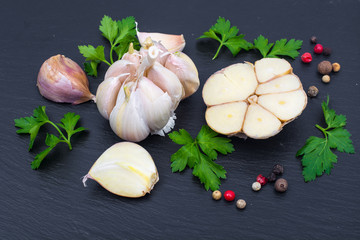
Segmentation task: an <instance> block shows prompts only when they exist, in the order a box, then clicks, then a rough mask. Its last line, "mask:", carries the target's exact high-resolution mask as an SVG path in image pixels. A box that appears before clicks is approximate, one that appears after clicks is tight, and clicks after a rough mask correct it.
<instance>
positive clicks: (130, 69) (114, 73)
mask: <svg viewBox="0 0 360 240" xmlns="http://www.w3.org/2000/svg"><path fill="white" fill-rule="evenodd" d="M138 67H139V64H137V63H134V62H130V61H128V60H123V59H122V60H118V61H116V62H114V63H113V64H112V65H111V66H110V67H109V68H108V70H107V71H106V73H105V77H104V80H106V79H107V78H110V77H118V76H120V75H121V78H120V79H119V80H120V82H121V83H122V82H124V81H125V79H127V78H128V77H129V76H128V75H123V74H124V73H129V74H130V78H132V77H133V76H134V75H135V74H136V69H137V68H138Z"/></svg>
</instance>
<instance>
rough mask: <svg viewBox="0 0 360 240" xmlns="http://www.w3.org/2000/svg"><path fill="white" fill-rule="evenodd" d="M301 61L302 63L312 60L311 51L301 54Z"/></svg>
mask: <svg viewBox="0 0 360 240" xmlns="http://www.w3.org/2000/svg"><path fill="white" fill-rule="evenodd" d="M301 61H303V62H304V63H309V62H311V61H312V56H311V53H308V52H306V53H304V54H303V55H302V56H301Z"/></svg>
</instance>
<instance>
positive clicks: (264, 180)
mask: <svg viewBox="0 0 360 240" xmlns="http://www.w3.org/2000/svg"><path fill="white" fill-rule="evenodd" d="M256 181H257V182H258V183H260V184H261V186H264V185H265V184H266V183H267V181H268V180H267V178H266V177H264V176H263V175H261V174H259V175H258V176H257V177H256Z"/></svg>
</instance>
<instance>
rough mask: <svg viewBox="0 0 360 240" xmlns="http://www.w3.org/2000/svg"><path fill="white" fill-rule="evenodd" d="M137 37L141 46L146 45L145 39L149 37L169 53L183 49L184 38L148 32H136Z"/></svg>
mask: <svg viewBox="0 0 360 240" xmlns="http://www.w3.org/2000/svg"><path fill="white" fill-rule="evenodd" d="M137 37H138V39H139V42H140V44H141V46H144V45H145V44H146V39H147V38H148V37H150V38H151V39H152V40H153V41H157V42H160V43H161V44H162V45H164V47H165V48H166V49H167V50H168V51H169V52H172V53H173V52H177V51H182V50H183V49H184V47H185V39H184V36H183V35H182V34H181V35H173V34H164V33H150V32H137Z"/></svg>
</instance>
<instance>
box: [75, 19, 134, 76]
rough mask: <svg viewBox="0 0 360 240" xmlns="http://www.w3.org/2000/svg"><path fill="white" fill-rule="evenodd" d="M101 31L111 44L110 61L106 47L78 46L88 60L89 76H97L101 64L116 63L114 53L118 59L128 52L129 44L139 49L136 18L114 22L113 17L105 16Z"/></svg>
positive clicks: (87, 70) (87, 69)
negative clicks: (107, 58)
mask: <svg viewBox="0 0 360 240" xmlns="http://www.w3.org/2000/svg"><path fill="white" fill-rule="evenodd" d="M99 30H100V32H101V33H102V35H103V36H104V37H105V38H106V39H107V40H108V41H109V42H110V54H109V57H110V61H107V60H106V58H105V53H104V50H105V47H104V46H102V45H101V46H98V47H96V48H95V47H94V46H92V45H87V46H86V45H83V46H78V48H79V51H80V53H81V54H82V55H83V56H84V57H85V58H86V59H85V60H86V61H89V62H85V63H84V69H85V72H86V73H87V74H88V75H89V76H95V77H96V76H97V68H98V65H99V64H100V62H104V63H106V64H107V65H109V66H111V64H113V63H114V58H113V52H114V51H115V53H116V54H117V55H118V59H121V57H122V56H123V55H124V54H125V53H126V52H127V51H128V49H129V44H130V43H133V44H134V47H135V49H139V41H138V40H137V38H136V23H135V18H134V17H127V18H124V19H122V20H120V21H114V20H113V19H112V18H111V17H109V16H106V15H104V17H103V18H102V19H101V21H100V26H99Z"/></svg>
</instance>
